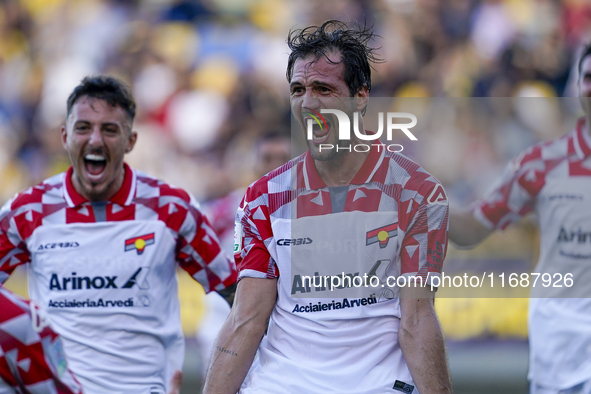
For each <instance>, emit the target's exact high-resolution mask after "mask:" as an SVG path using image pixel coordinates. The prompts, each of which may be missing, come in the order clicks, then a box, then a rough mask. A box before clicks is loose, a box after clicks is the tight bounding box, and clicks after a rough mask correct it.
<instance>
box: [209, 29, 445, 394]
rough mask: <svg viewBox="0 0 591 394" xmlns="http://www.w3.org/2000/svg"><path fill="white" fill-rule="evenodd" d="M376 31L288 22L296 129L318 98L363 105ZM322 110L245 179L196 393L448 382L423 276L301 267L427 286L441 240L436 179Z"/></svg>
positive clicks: (405, 387)
mask: <svg viewBox="0 0 591 394" xmlns="http://www.w3.org/2000/svg"><path fill="white" fill-rule="evenodd" d="M373 37H374V36H373V33H372V32H371V31H370V30H369V29H365V28H361V29H351V28H349V27H348V26H347V25H345V24H344V23H341V22H338V21H328V22H325V23H324V24H323V25H322V26H319V27H317V26H311V27H308V28H305V29H303V30H298V31H294V32H291V33H290V35H289V37H288V45H289V47H290V49H291V54H290V56H289V60H288V66H287V79H288V82H289V83H290V99H291V100H290V101H291V109H292V113H293V116H294V117H295V118H296V119H297V121H298V123H299V125H300V128H301V132H303V133H304V135H305V136H307V130H308V123H309V122H310V121H312V123H314V122H315V120H316V119H320V118H318V116H317V114H320V111H321V110H322V109H332V110H339V111H342V112H344V113H346V114H347V115H349V116H350V119H354V118H355V117H354V113H355V112H357V113H363V112H364V109H365V108H366V106H367V103H368V98H369V92H370V90H371V75H370V74H371V66H370V64H371V62H372V61H375V60H376V58H375V56H374V52H373V49H372V48H370V47H369V46H368V43H369V41H370V40H371V39H373ZM315 118H316V119H315ZM323 118H324V120H321V123H322V125H323V126H322V127H321V126H318V125H316V126H313V127H312V135H311V136H310V137H311V138H310V140H309V141H308V142H307V143H308V151H307V152H306V153H304V154H303V155H301V156H299V157H297V158H295V159H293V160H291V161H290V162H288V163H287V164H285V165H284V166H282V167H280V168H278V169H276V170H274V171H271V172H270V173H269V174H267V175H266V176H264V177H262V178H261V179H259V180H258V181H256V182H254V183H253V184H252V185H251V186H250V187H249V188H248V190H247V191H246V194H245V196H244V198H243V201H242V203H241V205H240V208H239V209H238V214H237V223H236V235H235V247H234V250H235V255H234V256H235V259H236V261H237V266H238V270H239V278H240V282H239V284H238V287H237V296H236V303H235V304H234V306H233V308H232V310H231V312H230V315H229V317H228V319H227V320H226V322H225V323H224V326H223V327H222V330H221V331H220V334H219V336H218V338H217V341H216V345H215V346H214V350H213V354H212V357H211V363H210V369H209V372H208V376H207V379H206V383H205V389H204V392H205V393H207V394H211V393H216V394H220V393H232V394H234V393H236V392H240V393H243V394H245V393H257V394H260V393H263V394H266V393H268V394H271V393H327V392H338V393H350V394H353V393H362V392H363V393H376V394H377V393H398V392H407V393H418V392H420V393H422V394H427V393H449V392H451V381H450V378H449V372H448V368H447V361H446V356H445V346H444V341H443V335H442V332H441V327H440V325H439V322H438V319H437V316H436V314H435V311H434V308H433V299H434V293H433V292H432V291H431V289H430V287H429V286H420V285H417V287H401V288H398V287H395V286H394V287H392V288H385V287H383V286H382V287H378V288H373V289H372V288H368V287H366V288H365V289H363V288H360V289H358V291H357V290H354V289H351V288H350V286H351V285H350V284H349V285H345V284H344V285H343V286H342V287H337V288H336V289H330V288H328V287H327V286H323V285H318V284H310V281H308V282H306V279H305V276H304V279H303V281H302V276H301V275H300V274H298V273H297V272H302V273H309V274H310V275H311V276H319V275H318V272H321V274H320V275H325V274H326V275H340V274H341V273H342V272H343V273H349V272H350V273H355V274H351V276H354V277H355V278H359V277H360V276H363V274H364V273H366V274H367V276H370V277H372V278H373V277H376V278H377V279H378V280H379V281H380V283H384V282H383V281H384V280H385V279H386V276H393V277H394V276H395V277H403V278H405V280H406V279H407V278H408V280H409V282H411V281H412V280H413V278H418V279H415V280H416V281H417V282H419V281H420V282H421V283H423V284H428V283H431V282H430V281H431V279H432V278H433V277H436V276H438V275H440V272H441V268H442V263H443V259H444V256H445V249H446V246H447V227H448V221H447V220H448V204H447V199H446V197H445V192H444V191H443V188H442V187H441V185H440V183H439V182H438V181H437V180H436V179H435V178H433V177H432V176H431V175H429V174H428V173H427V172H426V171H425V170H423V169H422V168H421V167H420V166H418V165H417V164H416V163H413V162H412V161H410V160H409V159H407V158H405V157H404V156H401V155H399V154H397V153H392V152H388V151H387V150H386V149H384V145H382V144H380V143H378V142H374V146H372V148H371V149H370V150H369V151H368V152H356V151H355V150H354V149H350V147H351V146H352V144H357V143H360V142H361V141H360V140H361V139H359V138H356V137H353V138H352V140H351V141H339V137H338V134H339V133H338V129H337V126H336V125H337V124H338V122H337V118H336V117H333V116H330V115H329V116H326V117H324V116H323ZM358 118H359V123H358V125H357V126H358V127H359V130H364V128H363V119H362V116H358ZM325 145H327V146H328V145H332V146H333V149H332V150H330V149H325V148H326V147H325ZM337 146H338V147H339V149H336V147H337ZM412 283H413V284H414V283H416V282H412ZM333 290H334V291H333ZM265 331H267V335H264V334H265ZM257 350H258V352H257ZM255 355H256V356H255Z"/></svg>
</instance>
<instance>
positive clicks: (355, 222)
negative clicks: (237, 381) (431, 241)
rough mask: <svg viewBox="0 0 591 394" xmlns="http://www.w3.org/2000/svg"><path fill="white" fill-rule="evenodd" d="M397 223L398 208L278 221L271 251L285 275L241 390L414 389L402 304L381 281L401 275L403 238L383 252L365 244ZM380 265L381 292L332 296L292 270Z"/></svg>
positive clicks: (357, 270)
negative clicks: (403, 340)
mask: <svg viewBox="0 0 591 394" xmlns="http://www.w3.org/2000/svg"><path fill="white" fill-rule="evenodd" d="M396 222H397V214H396V212H392V211H390V212H370V213H367V212H342V213H338V214H332V215H324V216H314V217H304V218H300V219H297V220H295V219H294V220H287V219H272V228H273V234H274V238H273V246H269V248H268V249H269V251H270V253H271V255H272V257H273V259H274V260H275V261H276V262H277V265H278V268H279V272H280V273H281V275H280V276H279V279H278V299H277V304H276V306H275V308H274V310H273V312H272V315H271V323H270V326H269V329H268V333H267V336H266V337H265V339H264V340H263V342H262V343H261V345H260V347H259V353H258V357H257V358H256V359H255V362H254V363H253V367H252V369H251V372H250V373H249V375H248V377H247V379H246V380H245V382H244V385H243V388H242V390H241V393H295V392H302V393H304V392H305V393H319V394H320V393H331V392H333V393H351V394H352V393H389V392H392V393H395V392H399V391H396V390H394V389H393V386H394V384H395V383H396V381H400V382H404V383H406V384H408V385H412V386H414V383H413V380H412V377H411V375H410V372H409V370H408V367H407V366H406V364H405V361H404V358H403V356H402V351H401V350H400V347H399V344H398V325H399V322H400V307H399V301H398V299H392V298H393V297H394V296H395V295H394V294H391V293H389V292H388V291H390V289H388V288H387V287H385V286H383V284H382V280H385V279H384V276H385V275H386V274H387V275H394V276H398V275H400V263H399V257H398V256H399V248H400V242H401V241H400V240H401V239H402V238H403V234H401V235H400V236H396V235H392V236H391V237H390V238H389V242H388V244H387V245H386V247H384V248H381V247H380V245H379V243H370V244H369V245H368V244H367V242H366V239H367V234H368V232H371V231H372V230H374V229H376V228H380V227H384V226H387V225H392V224H395V223H396ZM299 239H301V240H302V241H301V242H299V241H298V240H299ZM286 240H295V242H293V241H291V242H290V243H289V244H288V245H286ZM291 243H293V245H290V244H291ZM380 260H382V261H384V267H383V269H382V270H380V272H379V273H381V275H382V277H381V281H380V284H379V285H378V286H377V287H375V288H373V287H371V286H370V287H363V286H361V287H359V288H355V287H353V286H352V287H351V288H344V289H341V290H340V291H339V290H336V289H335V291H333V292H332V293H330V292H329V291H328V289H326V288H325V287H324V286H314V284H312V285H311V286H310V285H308V282H302V278H301V276H302V275H298V274H295V275H294V273H293V271H292V263H294V264H297V265H296V266H295V267H293V268H294V269H295V270H297V271H298V272H307V273H308V275H309V276H314V275H315V274H316V273H318V274H319V275H320V276H323V275H341V274H342V273H343V272H344V273H345V274H353V275H355V274H360V276H363V274H364V273H367V272H369V271H370V270H371V268H372V266H373V265H374V264H375V262H376V261H380ZM360 263H361V264H360ZM339 292H340V294H339ZM331 294H332V295H333V297H330V295H331ZM298 295H300V296H301V295H308V296H313V297H315V298H300V297H298ZM339 295H340V296H341V298H339ZM334 296H336V297H334ZM343 296H348V297H345V298H342V297H343ZM320 297H330V298H320ZM336 308H338V309H336ZM327 376H330V379H327ZM360 377H362V378H361V379H360ZM412 392H413V393H416V392H417V391H416V389H415V390H414V391H412Z"/></svg>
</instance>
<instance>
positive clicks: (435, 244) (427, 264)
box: [399, 177, 449, 284]
mask: <svg viewBox="0 0 591 394" xmlns="http://www.w3.org/2000/svg"><path fill="white" fill-rule="evenodd" d="M415 185H417V182H415ZM416 189H417V191H416V194H415V195H414V197H413V198H408V199H402V200H403V201H401V203H400V205H401V207H400V210H399V212H400V219H399V223H400V224H399V225H400V228H401V229H402V230H403V231H404V238H403V240H402V246H401V251H400V254H401V256H400V259H401V275H402V276H406V277H414V276H419V277H422V278H423V280H424V281H425V283H427V284H430V282H431V278H432V277H434V276H440V274H441V270H442V267H443V260H444V259H445V255H446V253H447V240H448V231H449V204H448V200H447V196H446V194H445V190H444V189H443V186H441V184H440V183H439V182H438V181H437V180H435V178H433V177H429V178H428V179H426V180H422V181H420V182H418V187H417V188H416ZM403 194H404V192H403ZM404 200H406V201H404Z"/></svg>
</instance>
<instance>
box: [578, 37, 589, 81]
mask: <svg viewBox="0 0 591 394" xmlns="http://www.w3.org/2000/svg"><path fill="white" fill-rule="evenodd" d="M589 55H591V42H589V43H587V44H585V46H584V47H583V50H582V51H581V56H579V75H580V74H581V67H583V60H585V58H586V57H587V56H589Z"/></svg>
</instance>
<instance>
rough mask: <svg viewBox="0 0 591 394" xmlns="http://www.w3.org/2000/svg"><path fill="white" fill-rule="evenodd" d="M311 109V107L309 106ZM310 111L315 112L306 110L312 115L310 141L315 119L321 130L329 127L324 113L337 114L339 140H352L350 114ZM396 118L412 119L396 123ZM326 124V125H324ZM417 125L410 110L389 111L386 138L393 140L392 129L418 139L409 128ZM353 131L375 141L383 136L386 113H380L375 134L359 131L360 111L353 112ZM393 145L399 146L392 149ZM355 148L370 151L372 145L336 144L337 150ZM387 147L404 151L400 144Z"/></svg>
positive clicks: (326, 147) (330, 146)
mask: <svg viewBox="0 0 591 394" xmlns="http://www.w3.org/2000/svg"><path fill="white" fill-rule="evenodd" d="M308 109H309V108H308ZM309 110H310V111H312V112H314V114H312V113H310V112H305V113H304V114H305V115H308V116H310V117H311V118H312V119H314V120H312V119H308V124H307V136H306V138H307V139H308V140H309V141H312V140H313V134H314V132H313V128H314V121H315V122H316V123H317V124H318V125H319V126H320V130H322V131H324V127H326V128H327V129H328V126H327V124H326V119H324V117H323V116H322V114H332V115H335V116H336V117H337V119H338V122H339V140H341V141H342V140H351V120H350V119H349V116H348V115H347V114H346V113H345V112H343V111H340V110H338V109H324V108H323V109H321V110H320V113H318V112H317V111H314V110H312V109H309ZM396 118H405V119H410V122H408V123H394V119H396ZM323 125H324V126H323ZM416 125H417V117H416V116H414V115H413V114H411V113H408V112H387V113H386V138H387V139H388V141H391V140H392V131H393V130H401V131H402V132H403V133H404V134H405V135H406V136H407V137H408V138H409V139H410V140H411V141H417V137H415V136H414V134H413V133H412V132H411V131H410V130H409V129H410V128H413V127H414V126H416ZM353 132H354V133H355V136H356V137H357V138H358V139H360V140H362V141H375V140H377V139H379V138H380V137H381V136H382V133H383V132H384V113H383V112H379V113H378V130H377V131H376V133H375V134H362V133H361V132H360V131H359V112H353ZM372 145H373V144H372ZM392 147H395V148H398V149H397V150H396V149H392ZM331 149H335V146H334V145H333V144H319V150H320V151H321V152H322V150H331ZM351 149H353V150H354V151H355V152H368V151H369V150H370V149H371V147H370V145H368V144H355V145H353V146H352V148H351V146H349V147H342V146H336V150H337V152H338V151H339V150H348V151H351ZM386 149H387V150H388V151H390V152H402V149H403V147H402V145H400V144H389V145H386Z"/></svg>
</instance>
